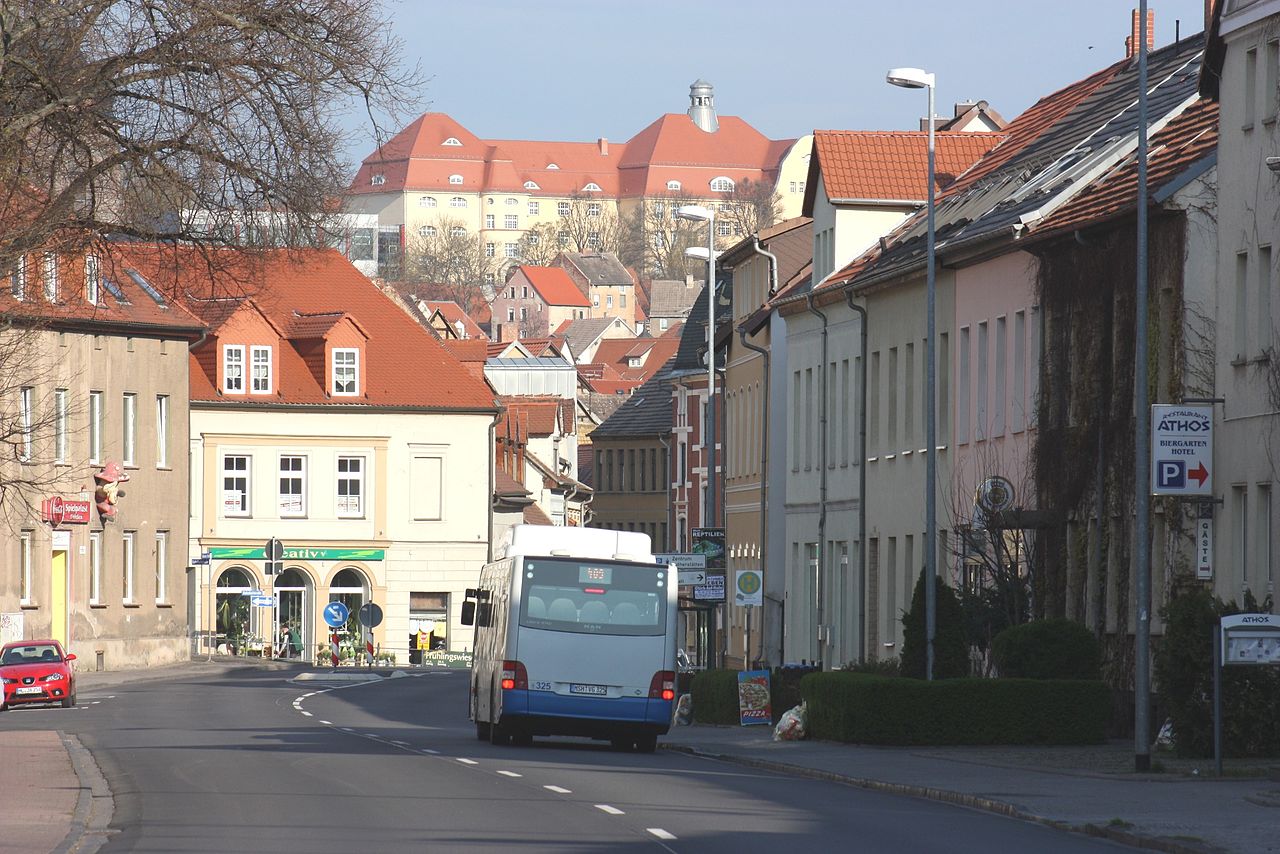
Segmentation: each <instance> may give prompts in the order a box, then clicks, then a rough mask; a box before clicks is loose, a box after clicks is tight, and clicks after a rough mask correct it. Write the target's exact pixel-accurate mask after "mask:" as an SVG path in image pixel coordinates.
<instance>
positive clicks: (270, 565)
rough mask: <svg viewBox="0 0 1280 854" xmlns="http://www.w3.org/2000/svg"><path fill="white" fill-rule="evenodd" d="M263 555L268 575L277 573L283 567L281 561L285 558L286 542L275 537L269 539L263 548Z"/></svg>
mask: <svg viewBox="0 0 1280 854" xmlns="http://www.w3.org/2000/svg"><path fill="white" fill-rule="evenodd" d="M262 557H263V558H264V559H265V560H266V573H267V575H276V574H277V573H279V572H280V570H281V569H282V568H283V564H282V563H281V561H283V560H284V543H282V542H280V541H279V540H277V539H276V538H275V537H272V538H271V539H269V540H267V544H266V545H265V546H264V547H263V549H262Z"/></svg>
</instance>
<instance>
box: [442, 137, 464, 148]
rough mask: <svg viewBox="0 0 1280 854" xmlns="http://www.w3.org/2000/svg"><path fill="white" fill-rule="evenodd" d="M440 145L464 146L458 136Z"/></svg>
mask: <svg viewBox="0 0 1280 854" xmlns="http://www.w3.org/2000/svg"><path fill="white" fill-rule="evenodd" d="M440 144H441V145H457V146H461V145H462V143H461V142H459V141H458V138H457V137H456V136H451V137H449V138H448V139H446V140H445V141H444V142H442V143H440Z"/></svg>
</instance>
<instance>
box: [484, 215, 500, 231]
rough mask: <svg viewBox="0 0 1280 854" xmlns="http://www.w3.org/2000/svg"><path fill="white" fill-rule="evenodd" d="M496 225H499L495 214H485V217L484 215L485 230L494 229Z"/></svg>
mask: <svg viewBox="0 0 1280 854" xmlns="http://www.w3.org/2000/svg"><path fill="white" fill-rule="evenodd" d="M496 225H497V222H496V218H495V217H494V215H493V214H485V215H484V227H485V228H494V227H496Z"/></svg>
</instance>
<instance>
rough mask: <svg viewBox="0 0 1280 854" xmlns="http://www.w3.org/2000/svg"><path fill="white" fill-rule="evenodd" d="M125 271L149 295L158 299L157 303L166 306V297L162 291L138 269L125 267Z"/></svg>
mask: <svg viewBox="0 0 1280 854" xmlns="http://www.w3.org/2000/svg"><path fill="white" fill-rule="evenodd" d="M125 272H126V273H128V274H129V278H131V279H133V283H134V284H136V285H137V286H138V287H140V288H142V289H143V290H144V291H146V292H147V296H149V297H151V298H152V299H153V300H155V301H156V305H158V306H162V307H163V306H164V305H165V301H164V297H162V296H160V292H159V291H157V290H156V289H155V288H153V287H152V286H151V283H150V282H148V281H147V280H146V279H144V278H143V277H142V274H141V273H139V272H138V271H137V270H134V269H131V268H127V267H126V268H125Z"/></svg>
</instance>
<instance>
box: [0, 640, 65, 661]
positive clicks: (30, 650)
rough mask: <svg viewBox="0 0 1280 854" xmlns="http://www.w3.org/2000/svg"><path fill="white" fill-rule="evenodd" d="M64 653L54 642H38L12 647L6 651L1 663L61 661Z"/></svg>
mask: <svg viewBox="0 0 1280 854" xmlns="http://www.w3.org/2000/svg"><path fill="white" fill-rule="evenodd" d="M61 660H62V655H61V654H60V653H59V652H58V648H57V647H56V646H54V645H53V644H47V643H38V644H29V645H27V646H15V647H10V648H9V649H6V650H5V651H4V658H3V659H0V664H39V663H40V662H42V661H45V662H47V661H54V662H57V661H61Z"/></svg>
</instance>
